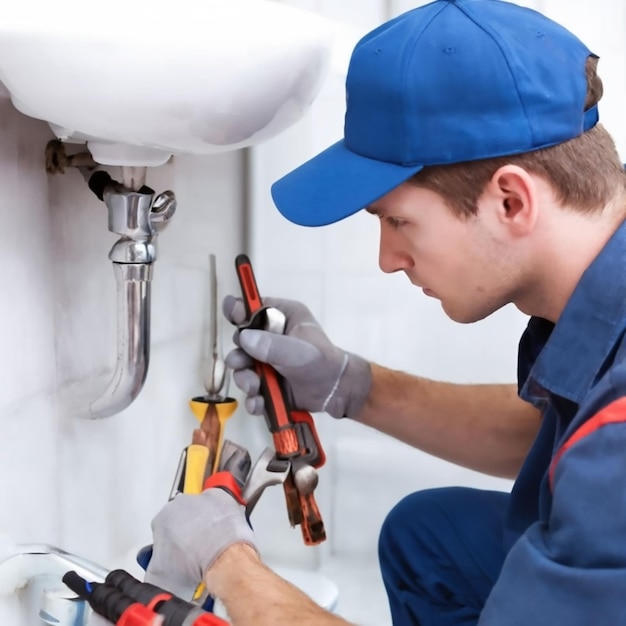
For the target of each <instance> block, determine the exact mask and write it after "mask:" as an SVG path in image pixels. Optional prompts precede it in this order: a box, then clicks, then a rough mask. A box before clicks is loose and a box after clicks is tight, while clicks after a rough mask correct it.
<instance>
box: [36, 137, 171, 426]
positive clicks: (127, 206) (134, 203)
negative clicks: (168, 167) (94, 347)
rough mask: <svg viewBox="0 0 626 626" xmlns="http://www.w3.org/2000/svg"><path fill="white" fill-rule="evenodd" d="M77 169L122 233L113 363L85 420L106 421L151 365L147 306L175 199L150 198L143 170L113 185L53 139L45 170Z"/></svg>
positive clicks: (129, 170)
mask: <svg viewBox="0 0 626 626" xmlns="http://www.w3.org/2000/svg"><path fill="white" fill-rule="evenodd" d="M68 167H75V168H77V169H78V170H79V171H80V172H81V174H82V175H83V177H84V178H85V180H86V181H87V183H88V184H89V188H90V189H91V190H92V191H93V192H94V193H95V194H96V196H98V198H100V200H103V201H104V203H105V205H106V207H107V209H108V212H109V230H110V231H111V232H112V233H116V234H117V235H120V238H119V239H118V241H116V242H115V244H113V247H112V248H111V251H110V252H109V259H111V261H112V262H113V271H114V274H115V280H116V282H117V326H118V331H117V361H116V366H115V372H114V373H113V378H112V379H111V382H110V383H109V385H108V386H107V388H106V389H105V390H104V392H103V393H102V394H101V395H100V397H99V398H97V399H96V400H94V401H93V402H92V403H91V404H90V405H89V411H88V417H90V418H93V419H96V418H102V417H110V416H112V415H115V414H116V413H119V412H120V411H123V410H124V409H125V408H126V407H128V406H129V405H130V404H131V403H132V402H133V400H134V399H135V398H136V397H137V396H138V395H139V392H140V391H141V389H142V388H143V385H144V382H145V380H146V376H147V374H148V365H149V363H150V305H151V297H150V296H151V282H152V266H153V264H154V262H155V261H156V258H157V250H156V239H157V235H158V234H159V232H161V231H162V230H163V228H165V226H166V225H167V224H168V223H169V220H170V219H171V217H172V216H173V215H174V212H175V211H176V197H175V195H174V193H173V192H172V191H164V192H163V193H161V194H159V195H158V196H156V197H154V191H153V190H152V189H150V187H147V186H146V185H145V180H146V172H147V168H146V167H134V166H122V168H121V169H122V182H121V183H119V182H117V181H114V180H113V179H112V178H111V176H110V175H109V174H108V173H107V172H105V171H103V170H98V169H97V168H98V167H99V166H98V164H97V163H96V162H94V160H93V159H92V157H91V155H90V154H89V153H86V152H81V153H78V154H74V155H68V154H66V152H65V146H64V144H63V143H62V142H60V141H58V140H52V141H50V142H49V143H48V145H47V146H46V171H47V172H48V173H49V174H57V173H61V174H62V173H64V172H65V169H66V168H68Z"/></svg>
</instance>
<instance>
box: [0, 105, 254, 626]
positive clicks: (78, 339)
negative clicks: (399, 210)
mask: <svg viewBox="0 0 626 626" xmlns="http://www.w3.org/2000/svg"><path fill="white" fill-rule="evenodd" d="M51 138H52V135H51V133H50V131H49V129H48V126H47V125H46V124H44V123H42V122H39V121H36V120H33V119H30V118H27V117H25V116H23V115H22V114H20V113H18V112H17V111H16V110H15V109H14V108H13V106H12V105H11V103H10V101H9V100H8V99H6V98H2V99H0V189H2V198H3V212H2V228H1V229H0V260H1V265H2V268H3V269H2V272H0V294H1V296H0V297H1V302H2V307H1V309H0V345H1V346H2V354H3V355H4V359H3V360H2V362H0V491H1V492H2V494H3V504H2V507H0V533H2V534H3V535H5V536H6V538H8V539H10V540H12V541H14V542H21V543H24V542H35V543H51V544H56V545H58V546H60V547H62V548H64V549H66V550H69V551H73V552H77V553H79V554H81V555H84V556H86V557H89V558H91V559H93V560H95V561H97V562H100V563H102V564H104V565H108V566H110V567H116V566H119V565H121V563H120V561H119V558H120V556H121V555H125V554H126V553H127V552H128V551H129V550H130V549H131V548H132V547H134V546H137V545H141V544H143V543H147V542H148V541H149V539H150V520H151V518H152V517H153V516H154V514H155V513H156V512H157V511H158V510H159V508H160V507H161V506H162V505H163V503H164V502H165V501H166V499H167V495H168V493H169V489H170V487H171V484H172V480H173V475H174V471H175V469H176V465H177V463H178V456H179V454H180V451H181V449H182V448H183V447H184V446H185V445H187V444H188V443H189V437H190V433H191V430H192V429H193V428H194V427H195V425H196V424H197V422H196V420H195V418H194V417H193V416H192V414H191V411H190V410H189V409H188V407H187V402H188V400H189V399H190V398H191V397H192V396H194V395H198V394H201V393H203V387H202V381H201V378H200V371H201V368H200V359H201V353H202V341H203V333H202V329H203V325H205V324H206V323H207V311H208V309H207V299H208V254H209V253H210V252H213V253H215V254H216V255H217V263H218V269H219V270H220V271H221V273H222V274H224V276H225V278H224V280H223V281H222V287H223V291H225V290H226V289H232V288H233V287H234V283H235V278H234V273H233V272H230V273H228V272H227V271H226V267H227V266H230V265H232V263H233V260H234V257H235V255H236V254H237V253H239V252H241V250H242V189H243V186H242V184H241V180H242V154H241V153H237V152H234V153H228V154H224V155H220V156H216V157H202V158H195V159H191V158H176V159H174V160H173V162H172V163H170V164H168V165H166V166H163V167H161V168H158V169H155V170H150V171H149V177H148V184H149V185H151V186H152V187H153V188H154V189H155V190H156V191H157V192H160V191H163V190H165V189H167V188H171V189H173V190H174V191H175V193H176V194H177V198H178V211H177V213H176V215H175V217H174V218H173V221H172V222H171V224H170V226H169V227H168V228H167V229H166V230H165V231H164V232H163V233H162V234H161V236H160V244H159V258H158V260H157V261H156V265H155V271H154V280H153V325H152V355H151V367H150V371H149V374H148V379H147V382H146V386H145V388H144V390H143V392H142V394H141V395H140V396H139V398H138V400H137V401H136V402H135V403H134V404H133V405H132V406H131V407H130V408H129V409H127V410H126V411H124V412H123V413H122V414H120V415H117V416H115V417H113V418H109V419H106V420H98V421H90V420H85V419H83V418H81V417H78V415H79V414H81V413H83V412H84V408H85V406H86V403H87V402H88V401H89V400H92V399H94V398H95V397H96V394H97V393H98V391H102V390H103V388H104V385H105V383H106V382H108V380H107V377H110V375H111V373H112V368H113V365H114V363H115V350H116V343H115V341H116V308H115V280H114V276H113V270H112V266H111V262H110V261H109V260H108V258H107V255H108V252H109V249H110V247H111V245H112V244H113V243H114V241H115V240H116V238H117V237H116V236H115V235H113V234H112V233H110V232H109V231H108V229H107V211H106V208H105V206H104V204H103V203H102V202H100V201H99V200H98V199H97V198H96V197H95V196H94V195H93V194H92V193H91V192H90V191H89V190H88V188H87V185H86V183H85V182H84V180H83V179H82V177H81V176H80V174H79V173H78V172H77V171H68V172H67V173H66V174H64V175H56V176H53V177H47V176H46V173H45V170H44V148H45V146H46V143H47V141H48V140H49V139H51ZM111 173H112V174H114V175H115V174H116V173H117V174H119V171H116V170H115V168H113V169H112V170H111ZM229 280H230V286H229V284H228V283H229ZM223 332H224V334H225V337H227V338H228V337H229V335H230V330H229V329H226V328H224V329H223ZM15 604H16V603H15V600H14V599H9V600H6V601H2V602H0V615H1V616H2V617H4V618H5V619H3V620H2V621H3V623H7V624H17V616H16V614H15V610H14V607H15ZM28 623H29V624H32V623H33V622H32V621H30V622H28Z"/></svg>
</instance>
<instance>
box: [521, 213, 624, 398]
mask: <svg viewBox="0 0 626 626" xmlns="http://www.w3.org/2000/svg"><path fill="white" fill-rule="evenodd" d="M625 328H626V222H623V223H622V224H621V225H620V226H619V228H618V229H617V230H616V231H615V233H614V234H613V236H612V237H611V239H610V240H609V241H608V242H607V244H606V245H605V247H604V248H603V249H602V251H601V252H600V254H599V255H598V256H597V257H596V258H595V259H594V261H593V262H592V263H591V265H590V266H589V267H588V268H587V269H586V270H585V272H584V274H583V275H582V278H581V279H580V281H579V283H578V285H577V286H576V289H575V290H574V293H573V294H572V296H571V298H570V299H569V301H568V303H567V305H566V306H565V309H564V311H563V313H562V314H561V317H560V318H559V320H558V322H557V324H556V325H555V326H554V329H553V330H552V332H551V333H550V336H549V339H548V340H547V342H546V344H545V346H544V347H543V349H542V350H541V352H540V353H539V356H538V357H537V360H536V361H535V363H534V365H533V367H532V369H531V370H530V373H529V376H528V378H527V380H526V382H525V383H524V385H523V387H522V389H521V392H520V395H521V397H522V398H523V399H524V400H528V401H533V399H536V398H537V397H538V396H541V395H543V394H541V392H540V389H543V390H545V391H548V392H550V393H551V394H555V395H558V396H561V397H563V398H567V399H568V400H571V401H572V402H575V403H576V404H580V403H581V401H582V400H583V398H584V397H585V396H586V395H587V393H588V391H589V389H590V388H591V386H592V384H593V382H594V379H595V377H596V376H597V374H598V373H599V371H600V368H601V367H602V364H603V363H604V361H605V360H606V358H607V357H608V355H609V354H610V352H611V350H612V349H613V348H614V346H615V344H616V343H617V341H618V340H619V338H620V337H621V335H622V334H623V332H624V329H625ZM538 387H539V389H538Z"/></svg>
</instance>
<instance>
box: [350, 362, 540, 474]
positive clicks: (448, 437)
mask: <svg viewBox="0 0 626 626" xmlns="http://www.w3.org/2000/svg"><path fill="white" fill-rule="evenodd" d="M357 421H359V422H361V423H363V424H367V425H368V426H372V427H373V428H376V429H377V430H380V431H382V432H385V433H387V434H389V435H392V436H393V437H396V438H397V439H400V440H401V441H404V442H406V443H408V444H410V445H412V446H415V447H416V448H419V449H421V450H424V451H425V452H428V453H429V454H433V455H435V456H438V457H440V458H443V459H446V460H447V461H451V462H453V463H457V464H459V465H463V466H464V467H469V468H471V469H474V470H477V471H480V472H485V473H487V474H493V475H496V476H503V477H507V478H513V477H515V476H516V475H517V473H518V471H519V469H520V467H521V464H522V462H523V460H524V458H525V457H526V455H527V453H528V450H529V449H530V446H531V444H532V442H533V441H534V439H535V437H536V435H537V431H538V429H539V425H540V422H541V415H540V413H539V411H538V410H537V409H535V408H534V407H533V406H532V405H530V404H528V403H527V402H524V401H523V400H521V399H520V398H519V397H518V395H517V388H516V386H515V385H457V384H452V383H442V382H438V381H433V380H428V379H426V378H419V377H416V376H411V375H409V374H405V373H403V372H397V371H394V370H389V369H386V368H383V367H380V366H378V365H372V389H371V392H370V394H369V397H368V399H367V402H366V404H365V406H364V408H363V410H362V411H361V413H360V415H359V416H358V417H357Z"/></svg>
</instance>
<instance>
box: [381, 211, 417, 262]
mask: <svg viewBox="0 0 626 626" xmlns="http://www.w3.org/2000/svg"><path fill="white" fill-rule="evenodd" d="M400 244H401V242H400V241H399V237H398V233H396V232H394V231H391V230H390V229H389V228H387V227H386V226H385V225H384V224H383V223H381V225H380V245H379V250H378V265H379V267H380V269H381V270H382V271H383V272H385V274H393V273H394V272H399V271H401V270H404V269H407V268H409V267H410V266H411V264H412V261H411V257H410V255H409V254H407V252H405V251H404V250H403V248H402V246H401V245H400Z"/></svg>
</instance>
